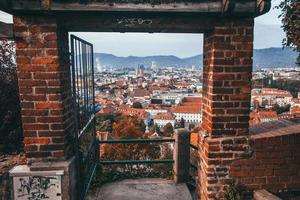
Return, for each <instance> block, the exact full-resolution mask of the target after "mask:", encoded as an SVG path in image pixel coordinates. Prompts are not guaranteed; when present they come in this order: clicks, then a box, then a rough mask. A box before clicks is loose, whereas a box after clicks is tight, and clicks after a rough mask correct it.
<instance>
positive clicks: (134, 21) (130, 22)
mask: <svg viewBox="0 0 300 200" xmlns="http://www.w3.org/2000/svg"><path fill="white" fill-rule="evenodd" d="M117 23H118V24H120V25H124V26H126V27H133V26H138V25H151V24H152V20H151V19H142V18H125V17H123V18H121V19H117Z"/></svg>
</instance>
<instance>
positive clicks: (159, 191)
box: [87, 179, 192, 200]
mask: <svg viewBox="0 0 300 200" xmlns="http://www.w3.org/2000/svg"><path fill="white" fill-rule="evenodd" d="M87 200H192V197H191V194H190V192H189V189H188V187H187V186H186V184H184V183H181V184H175V183H174V182H173V181H172V180H165V179H128V180H123V181H119V182H114V183H109V184H106V185H104V186H102V187H101V188H98V189H96V191H94V192H92V193H90V194H89V195H88V197H87Z"/></svg>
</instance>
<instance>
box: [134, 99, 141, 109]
mask: <svg viewBox="0 0 300 200" xmlns="http://www.w3.org/2000/svg"><path fill="white" fill-rule="evenodd" d="M132 107H133V108H138V109H142V108H143V106H142V104H141V103H140V102H138V101H136V102H134V103H133V104H132Z"/></svg>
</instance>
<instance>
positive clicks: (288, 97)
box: [95, 60, 300, 137]
mask: <svg viewBox="0 0 300 200" xmlns="http://www.w3.org/2000/svg"><path fill="white" fill-rule="evenodd" d="M96 68H97V73H96V74H95V83H96V88H95V94H96V102H97V104H98V105H99V106H100V111H99V112H98V113H99V114H105V113H106V114H111V113H121V114H123V115H126V116H135V117H137V118H138V119H139V120H142V121H143V122H144V124H145V126H146V129H145V132H146V133H150V135H151V136H153V137H155V136H158V135H159V134H158V132H163V130H164V128H165V127H166V126H168V125H169V126H170V125H172V127H173V128H174V129H176V128H179V127H185V128H189V129H190V130H191V131H192V132H196V131H197V130H198V129H199V127H200V125H201V118H202V111H201V104H202V69H200V68H199V66H196V65H193V66H192V68H184V67H158V66H157V65H156V63H155V62H154V61H152V63H151V66H150V67H147V68H146V67H144V65H142V64H139V65H137V66H133V67H131V68H122V69H120V68H112V67H109V68H105V67H103V66H101V65H100V62H99V61H98V60H96ZM252 82H253V83H252V85H253V89H252V93H251V114H250V124H258V123H264V122H270V121H274V120H279V119H293V118H298V117H300V92H299V91H300V88H297V87H293V89H292V90H293V91H291V90H290V89H289V88H288V86H291V85H293V84H295V85H297V84H298V83H300V68H297V67H292V68H277V69H269V68H266V69H260V70H258V71H254V72H253V79H252ZM279 83H280V84H281V86H282V87H283V88H278V87H272V84H273V85H274V84H279ZM285 84H286V85H287V87H286V88H284V87H285V86H284V85H285ZM298 85H299V87H300V84H298ZM275 86H276V85H275ZM153 127H155V128H154V129H153ZM151 130H154V131H152V132H151ZM157 130H158V131H157ZM107 134H109V133H107Z"/></svg>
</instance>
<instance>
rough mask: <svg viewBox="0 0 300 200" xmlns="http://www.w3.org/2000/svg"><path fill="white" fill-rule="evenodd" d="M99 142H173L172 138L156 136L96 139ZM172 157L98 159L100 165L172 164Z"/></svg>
mask: <svg viewBox="0 0 300 200" xmlns="http://www.w3.org/2000/svg"><path fill="white" fill-rule="evenodd" d="M98 142H99V144H129V143H136V144H137V143H166V142H175V139H173V138H158V139H115V140H98ZM172 163H174V160H173V159H165V160H100V161H98V164H100V165H113V164H172Z"/></svg>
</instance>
